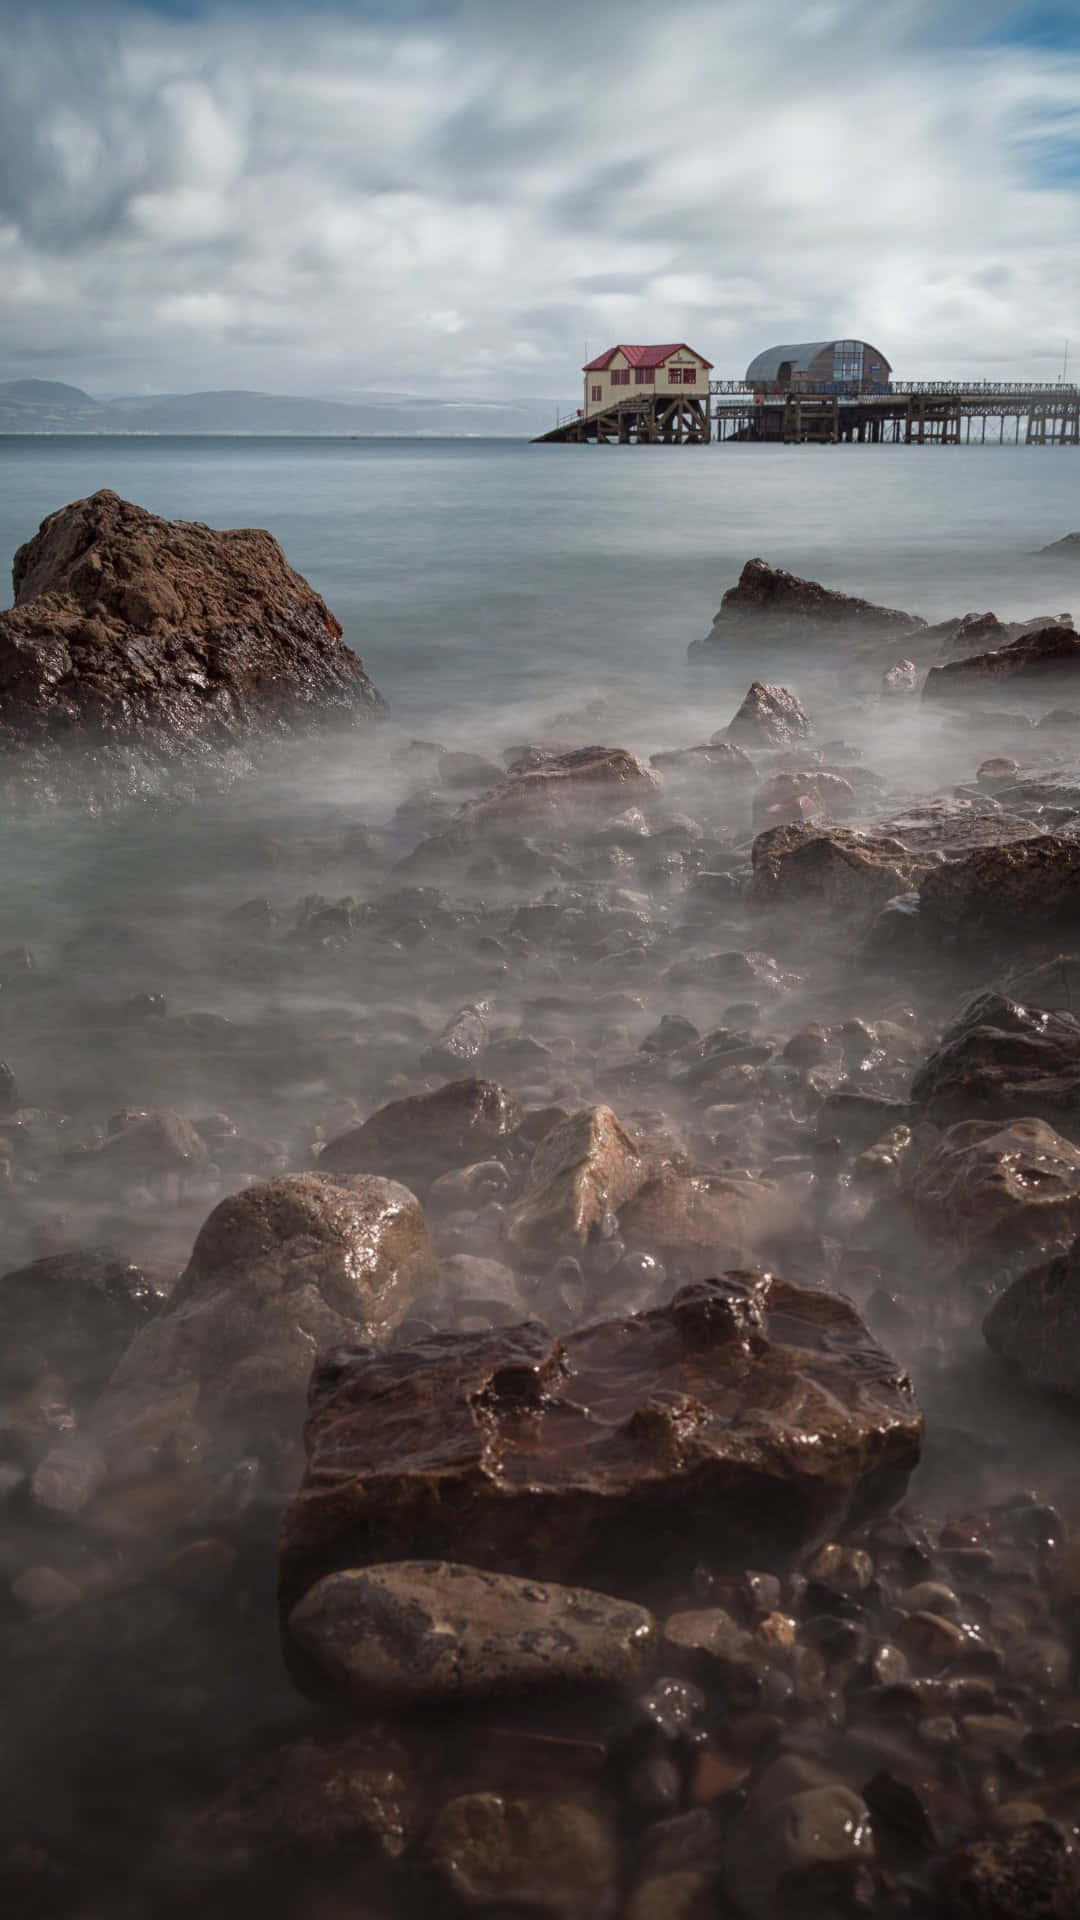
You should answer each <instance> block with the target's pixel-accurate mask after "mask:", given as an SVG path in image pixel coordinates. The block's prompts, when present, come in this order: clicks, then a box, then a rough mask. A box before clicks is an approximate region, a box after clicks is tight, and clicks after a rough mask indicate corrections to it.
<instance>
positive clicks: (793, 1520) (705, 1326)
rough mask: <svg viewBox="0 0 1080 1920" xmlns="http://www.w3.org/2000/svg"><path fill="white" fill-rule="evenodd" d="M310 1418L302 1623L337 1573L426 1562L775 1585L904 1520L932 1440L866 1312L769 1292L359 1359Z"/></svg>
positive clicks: (581, 1575)
mask: <svg viewBox="0 0 1080 1920" xmlns="http://www.w3.org/2000/svg"><path fill="white" fill-rule="evenodd" d="M310 1405H311V1411H310V1415H309V1419H308V1425H307V1431H306V1445H307V1450H308V1471H307V1476H306V1478H305V1481H304V1485H303V1488H302V1490H301V1492H300V1494H299V1495H298V1496H297V1498H296V1499H295V1500H294V1501H293V1502H292V1505H291V1507H290V1508H289V1511H288V1513H287V1515H286V1518H285V1522H284V1527H283V1533H282V1543H281V1591H282V1599H283V1603H284V1606H285V1608H286V1610H287V1611H291V1609H292V1607H293V1606H295V1604H296V1603H297V1601H298V1600H299V1599H300V1598H301V1597H302V1595H303V1594H304V1593H305V1592H306V1591H307V1590H308V1589H309V1588H310V1587H311V1586H312V1585H313V1584H314V1582H315V1581H316V1580H319V1579H321V1578H322V1577H323V1576H324V1575H326V1574H328V1573H331V1572H334V1571H337V1570H340V1569H349V1568H355V1567H358V1566H364V1565H368V1564H370V1563H372V1562H378V1561H385V1560H400V1559H404V1558H409V1557H412V1556H415V1555H416V1554H417V1553H420V1554H422V1555H423V1556H424V1557H425V1558H426V1557H429V1556H430V1557H438V1558H447V1559H449V1558H453V1559H456V1560H464V1561H467V1562H468V1563H470V1564H471V1565H473V1566H477V1567H492V1568H497V1569H498V1570H500V1571H502V1572H507V1573H517V1574H521V1575H523V1576H526V1577H534V1576H535V1577H540V1578H542V1579H544V1580H545V1581H547V1580H559V1581H562V1580H567V1581H574V1582H581V1583H583V1584H591V1583H593V1582H594V1581H595V1582H596V1584H598V1585H600V1586H602V1587H603V1588H604V1589H605V1590H609V1591H612V1592H616V1593H620V1594H628V1595H630V1596H632V1597H635V1598H641V1599H647V1598H648V1593H649V1591H650V1587H651V1583H652V1582H653V1581H654V1580H655V1579H656V1578H657V1577H660V1576H661V1570H662V1577H663V1578H665V1579H668V1580H670V1578H672V1577H673V1569H674V1568H676V1567H678V1566H680V1565H682V1563H684V1562H685V1564H686V1566H687V1568H689V1567H692V1566H693V1565H694V1564H696V1562H697V1560H698V1559H700V1556H701V1554H702V1553H703V1552H708V1553H709V1554H710V1555H711V1556H717V1555H719V1556H721V1557H724V1558H726V1557H728V1556H731V1557H732V1558H733V1559H735V1560H736V1563H738V1562H737V1556H738V1554H739V1553H740V1552H744V1553H747V1554H751V1555H753V1556H756V1557H755V1558H752V1559H751V1561H750V1564H758V1563H759V1558H760V1557H761V1556H764V1561H763V1562H762V1563H763V1564H764V1563H765V1562H768V1561H773V1560H775V1559H776V1558H777V1557H783V1556H784V1555H785V1554H786V1553H787V1551H788V1550H789V1549H791V1548H792V1547H795V1546H798V1545H800V1544H802V1543H805V1542H807V1541H810V1540H813V1539H815V1538H817V1537H818V1536H819V1535H823V1534H824V1533H825V1531H826V1530H827V1529H829V1528H831V1527H833V1526H835V1525H836V1524H837V1523H838V1522H839V1521H840V1520H841V1519H842V1518H843V1517H845V1516H846V1515H848V1514H850V1513H852V1512H856V1513H861V1512H863V1511H867V1510H872V1509H874V1508H876V1507H879V1506H881V1505H885V1504H888V1503H889V1502H891V1501H892V1500H893V1499H894V1498H896V1497H898V1496H899V1494H900V1492H901V1491H902V1489H903V1487H904V1484H905V1482H906V1479H907V1476H908V1474H909V1472H910V1471H911V1469H912V1467H913V1466H914V1465H915V1462H916V1460H917V1458H918V1454H919V1445H920V1435H921V1430H922V1421H921V1416H920V1413H919V1410H918V1407H917V1404H916V1401H915V1397H914V1393H913V1390H912V1387H911V1383H910V1381H909V1380H908V1378H907V1376H906V1375H905V1374H904V1373H903V1372H902V1370H901V1369H899V1368H898V1367H897V1366H896V1365H895V1364H894V1363H893V1362H892V1361H891V1360H890V1359H889V1357H888V1355H887V1354H885V1353H884V1352H883V1350H882V1349H881V1348H880V1347H878V1346H877V1345H876V1344H875V1342H874V1341H873V1340H872V1339H871V1337H870V1335H869V1334H868V1333H867V1331H866V1328H865V1327H864V1325H863V1323H862V1322H861V1320H860V1319H859V1317H858V1315H857V1314H856V1312H855V1310H854V1308H853V1307H851V1306H850V1305H849V1304H848V1303H847V1302H846V1301H843V1300H840V1299H837V1298H835V1297H833V1296H831V1295H829V1294H825V1293H818V1292H810V1291H804V1290H802V1289H800V1288H798V1287H794V1286H790V1285H788V1284H786V1283H785V1282H784V1281H782V1280H780V1279H778V1278H776V1277H775V1276H774V1275H772V1274H768V1273H745V1274H733V1275H729V1276H727V1277H726V1278H725V1279H723V1280H712V1281H709V1282H705V1283H700V1284H696V1285H691V1286H688V1287H684V1288H683V1289H682V1290H681V1291H680V1292H679V1293H677V1294H676V1296H675V1298H674V1300H673V1301H672V1302H671V1304H670V1305H669V1306H666V1307H661V1308H657V1309H655V1310H653V1311H652V1312H649V1313H645V1314H640V1315H637V1316H634V1317H632V1318H629V1319H622V1320H611V1321H607V1322H605V1323H602V1324H600V1325H598V1326H593V1327H588V1328H585V1329H584V1330H582V1331H579V1332H575V1333H572V1334H569V1335H567V1336H566V1338H565V1339H556V1338H554V1337H553V1336H552V1335H551V1334H550V1333H549V1332H548V1331H547V1330H546V1329H545V1328H544V1327H542V1326H540V1325H539V1324H538V1323H536V1322H526V1323H525V1324H524V1325H521V1326H518V1327H514V1328H509V1329H501V1330H499V1331H496V1332H491V1333H484V1334H479V1335H465V1334H435V1335H432V1336H431V1337H429V1338H427V1339H425V1340H422V1341H419V1342H417V1343H416V1344H415V1345H414V1346H412V1347H408V1348H402V1349H399V1350H397V1351H395V1352H391V1353H387V1354H377V1353H374V1352H372V1351H371V1350H370V1349H363V1350H360V1351H355V1350H353V1351H350V1350H349V1349H345V1350H343V1351H341V1352H339V1353H337V1354H331V1355H327V1356H325V1357H324V1359H323V1360H322V1361H321V1362H320V1364H319V1365H318V1367H317V1368H316V1372H315V1376H314V1379H313V1381H312V1388H311V1399H310ZM643 1540H647V1541H648V1551H647V1553H644V1554H643V1552H642V1542H643ZM738 1564H746V1562H745V1561H743V1562H741V1563H738Z"/></svg>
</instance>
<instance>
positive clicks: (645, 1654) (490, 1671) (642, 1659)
mask: <svg viewBox="0 0 1080 1920" xmlns="http://www.w3.org/2000/svg"><path fill="white" fill-rule="evenodd" d="M288 1627H289V1635H290V1639H291V1641H292V1643H293V1645H294V1646H295V1647H298V1648H299V1649H300V1650H301V1652H302V1653H303V1654H305V1655H307V1657H308V1660H309V1661H310V1662H311V1665H312V1668H313V1670H314V1671H315V1672H316V1673H317V1675H318V1677H319V1679H320V1680H321V1681H322V1682H323V1683H324V1685H325V1683H326V1682H329V1685H330V1687H331V1689H332V1690H333V1692H334V1693H335V1695H337V1696H338V1697H342V1696H343V1697H345V1698H347V1699H349V1700H351V1701H354V1702H357V1703H358V1704H360V1705H367V1704H370V1703H371V1702H378V1701H380V1700H388V1701H394V1702H397V1703H399V1704H405V1703H409V1704H417V1705H419V1704H427V1705H437V1704H441V1703H444V1702H451V1701H455V1700H461V1701H464V1700H472V1699H483V1698H486V1697H490V1696H491V1695H496V1694H505V1693H522V1692H538V1691H539V1692H549V1691H552V1690H556V1689H559V1688H574V1687H617V1686H624V1685H628V1684H630V1683H631V1682H632V1681H634V1680H635V1679H638V1678H639V1677H640V1676H641V1674H642V1673H643V1672H644V1670H645V1667H646V1666H647V1664H648V1662H649V1660H650V1658H651V1657H652V1654H653V1652H654V1650H655V1646H656V1639H657V1635H656V1624H655V1622H654V1620H653V1618H652V1615H651V1614H650V1613H647V1612H646V1610H645V1609H644V1607H636V1606H632V1605H629V1604H627V1602H625V1601H619V1600H612V1599H611V1598H610V1597H609V1596H608V1595H607V1594H604V1593H594V1592H590V1591H587V1590H585V1589H583V1588H580V1587H560V1586H549V1585H546V1584H545V1585H540V1584H539V1583H538V1582H537V1581H535V1580H520V1579H516V1578H515V1577H514V1576H513V1575H511V1574H505V1573H485V1572H482V1571H481V1570H480V1569H479V1568H476V1567H467V1566H461V1565H458V1564H455V1563H453V1562H448V1561H437V1560H406V1561H402V1562H398V1563H395V1564H392V1565H389V1566H380V1567H369V1568H352V1569H349V1570H348V1571H346V1572H343V1573H332V1574H328V1575H327V1577H326V1578H325V1579H324V1580H319V1581H317V1582H316V1583H315V1585H314V1586H313V1587H312V1588H311V1589H310V1591H309V1592H308V1593H306V1594H305V1596H304V1598H303V1600H301V1601H300V1603H299V1605H298V1606H296V1607H294V1608H293V1610H292V1613H291V1614H290V1616H289V1623H288Z"/></svg>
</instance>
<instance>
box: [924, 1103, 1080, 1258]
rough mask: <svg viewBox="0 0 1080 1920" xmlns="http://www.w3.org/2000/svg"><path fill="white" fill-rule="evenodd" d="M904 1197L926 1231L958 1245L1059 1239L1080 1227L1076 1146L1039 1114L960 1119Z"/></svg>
mask: <svg viewBox="0 0 1080 1920" xmlns="http://www.w3.org/2000/svg"><path fill="white" fill-rule="evenodd" d="M904 1197H905V1199H906V1201H907V1203H908V1205H909V1207H910V1208H911V1211H912V1212H913V1214H914V1215H915V1217H916V1218H917V1219H918V1221H919V1223H920V1225H921V1226H922V1227H923V1228H924V1229H925V1230H926V1231H927V1232H928V1233H930V1234H932V1235H933V1236H934V1237H935V1238H940V1239H945V1240H947V1241H948V1242H949V1243H950V1244H951V1245H955V1246H957V1247H959V1248H962V1249H964V1250H968V1249H971V1248H977V1247H987V1246H989V1247H992V1248H993V1249H994V1250H995V1252H1005V1251H1012V1250H1014V1249H1016V1248H1031V1249H1033V1250H1034V1249H1037V1248H1041V1247H1053V1246H1061V1245H1063V1244H1064V1243H1065V1242H1067V1241H1070V1240H1071V1239H1072V1238H1073V1236H1074V1235H1075V1234H1076V1233H1078V1232H1080V1148H1078V1147H1075V1146H1073V1144H1072V1142H1071V1141H1069V1140H1064V1139H1062V1137H1061V1135H1060V1134H1058V1133H1055V1132H1054V1129H1053V1127H1050V1126H1048V1125H1047V1123H1046V1121H1045V1120H1034V1119H1022V1120H1011V1121H1008V1122H1007V1123H1005V1124H1002V1123H1000V1122H998V1121H995V1120H960V1121H958V1122H957V1124H956V1126H954V1127H950V1128H949V1129H948V1131H947V1132H946V1133H944V1134H943V1135H942V1137H941V1139H940V1140H939V1141H937V1143H936V1144H935V1145H934V1146H933V1147H932V1148H931V1150H930V1151H929V1153H927V1154H926V1155H925V1156H924V1157H923V1159H922V1160H920V1161H919V1162H918V1163H917V1165H916V1166H915V1167H914V1169H913V1171H912V1173H911V1175H910V1177H909V1178H908V1180H907V1183H906V1185H905V1188H904Z"/></svg>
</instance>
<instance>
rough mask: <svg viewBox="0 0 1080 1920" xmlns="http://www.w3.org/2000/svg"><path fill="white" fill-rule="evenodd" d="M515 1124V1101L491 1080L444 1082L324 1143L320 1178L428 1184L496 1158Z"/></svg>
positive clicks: (517, 1118) (518, 1113) (394, 1102)
mask: <svg viewBox="0 0 1080 1920" xmlns="http://www.w3.org/2000/svg"><path fill="white" fill-rule="evenodd" d="M520 1123H521V1110H520V1108H519V1107H518V1104H517V1102H516V1100H514V1099H513V1098H512V1097H511V1095H510V1094H508V1093H507V1092H506V1090H505V1089H504V1088H503V1087H500V1086H499V1085H498V1083H497V1082H496V1081H494V1080H449V1081H447V1083H446V1085H445V1086H443V1087H436V1089H435V1091H434V1092H433V1093H416V1094H411V1095H410V1096H409V1098H408V1099H405V1100H392V1101H391V1102H390V1104H389V1105H388V1106H385V1107H380V1108H379V1110H378V1112H377V1113H373V1114H372V1115H371V1118H370V1119H369V1120H365V1121H364V1123H363V1125H362V1126H359V1127H350V1128H349V1129H348V1131H347V1132H345V1133H339V1134H338V1135H337V1136H336V1138H335V1139H333V1140H330V1141H328V1142H327V1145H326V1146H325V1147H324V1148H323V1150H322V1153H321V1154H320V1156H319V1167H320V1170H321V1171H323V1172H325V1173H332V1174H341V1173H346V1174H349V1173H384V1174H387V1175H389V1176H391V1177H393V1178H397V1177H398V1176H400V1177H401V1178H402V1179H404V1180H412V1181H418V1182H420V1183H421V1184H423V1183H430V1182H431V1181H432V1180H433V1179H435V1178H436V1177H437V1176H438V1175H439V1174H441V1173H445V1172H446V1170H447V1168H448V1167H455V1166H456V1167H467V1166H472V1165H474V1164H475V1163H476V1162H478V1161H481V1160H486V1159H490V1158H491V1157H492V1156H493V1155H495V1156H497V1155H498V1153H499V1151H500V1149H502V1148H504V1147H505V1145H506V1142H507V1140H508V1138H509V1137H510V1135H511V1134H514V1133H516V1131H517V1129H518V1127H519V1125H520Z"/></svg>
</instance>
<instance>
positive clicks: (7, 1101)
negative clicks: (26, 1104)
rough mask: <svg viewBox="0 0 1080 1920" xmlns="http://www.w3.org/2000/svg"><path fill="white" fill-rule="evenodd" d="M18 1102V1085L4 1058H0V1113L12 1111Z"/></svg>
mask: <svg viewBox="0 0 1080 1920" xmlns="http://www.w3.org/2000/svg"><path fill="white" fill-rule="evenodd" d="M18 1104H19V1087H18V1082H17V1081H16V1079H15V1075H14V1073H13V1072H12V1070H11V1068H10V1067H9V1066H8V1063H7V1061H6V1060H0V1113H3V1114H6V1113H13V1112H14V1111H15V1109H16V1108H17V1106H18Z"/></svg>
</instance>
